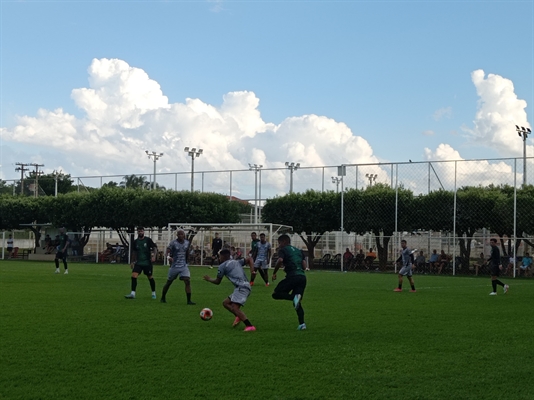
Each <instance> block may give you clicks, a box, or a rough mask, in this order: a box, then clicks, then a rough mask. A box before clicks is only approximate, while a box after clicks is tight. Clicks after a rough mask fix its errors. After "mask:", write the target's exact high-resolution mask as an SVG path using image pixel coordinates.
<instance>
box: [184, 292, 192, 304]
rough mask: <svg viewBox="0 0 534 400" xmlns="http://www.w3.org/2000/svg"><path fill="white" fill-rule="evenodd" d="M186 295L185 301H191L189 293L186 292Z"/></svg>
mask: <svg viewBox="0 0 534 400" xmlns="http://www.w3.org/2000/svg"><path fill="white" fill-rule="evenodd" d="M185 295H186V296H187V302H188V303H189V302H190V301H191V293H186V294H185Z"/></svg>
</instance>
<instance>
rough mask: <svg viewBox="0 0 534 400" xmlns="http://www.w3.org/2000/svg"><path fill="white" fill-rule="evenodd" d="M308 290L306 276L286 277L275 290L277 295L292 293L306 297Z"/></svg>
mask: <svg viewBox="0 0 534 400" xmlns="http://www.w3.org/2000/svg"><path fill="white" fill-rule="evenodd" d="M305 289H306V275H293V276H286V277H285V278H284V279H282V280H281V281H280V282H279V283H278V285H277V286H276V287H275V288H274V292H275V293H291V294H293V295H296V294H300V295H301V296H304V290H305Z"/></svg>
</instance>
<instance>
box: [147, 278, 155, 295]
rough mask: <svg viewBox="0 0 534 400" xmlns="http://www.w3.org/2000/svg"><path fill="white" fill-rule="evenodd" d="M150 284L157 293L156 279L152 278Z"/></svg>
mask: <svg viewBox="0 0 534 400" xmlns="http://www.w3.org/2000/svg"><path fill="white" fill-rule="evenodd" d="M148 282H150V289H152V291H153V292H155V291H156V281H155V280H154V278H150V279H149V280H148Z"/></svg>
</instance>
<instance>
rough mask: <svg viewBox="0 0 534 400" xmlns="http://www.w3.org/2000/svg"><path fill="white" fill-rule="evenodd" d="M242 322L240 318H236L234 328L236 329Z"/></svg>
mask: <svg viewBox="0 0 534 400" xmlns="http://www.w3.org/2000/svg"><path fill="white" fill-rule="evenodd" d="M240 322H241V319H239V317H235V319H234V323H233V324H232V328H235V327H236V326H237V325H239V323H240Z"/></svg>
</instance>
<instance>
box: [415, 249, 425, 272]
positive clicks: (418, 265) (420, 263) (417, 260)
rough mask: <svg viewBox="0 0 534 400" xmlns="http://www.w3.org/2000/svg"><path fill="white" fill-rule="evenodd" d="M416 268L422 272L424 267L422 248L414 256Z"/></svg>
mask: <svg viewBox="0 0 534 400" xmlns="http://www.w3.org/2000/svg"><path fill="white" fill-rule="evenodd" d="M415 268H416V270H419V271H422V272H424V271H425V269H426V258H425V256H424V254H423V250H421V251H420V252H419V255H418V256H417V257H416V258H415Z"/></svg>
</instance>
